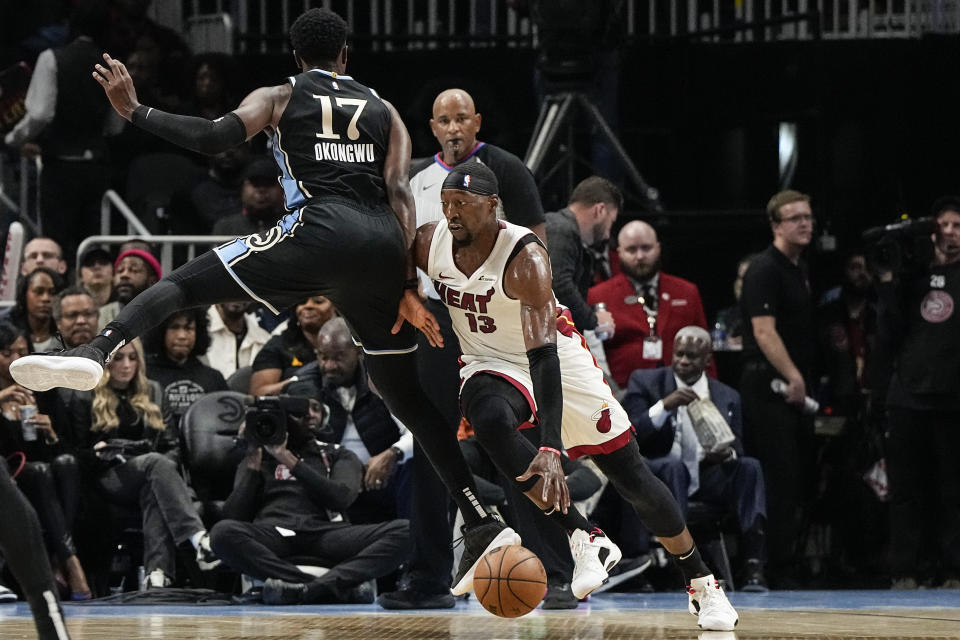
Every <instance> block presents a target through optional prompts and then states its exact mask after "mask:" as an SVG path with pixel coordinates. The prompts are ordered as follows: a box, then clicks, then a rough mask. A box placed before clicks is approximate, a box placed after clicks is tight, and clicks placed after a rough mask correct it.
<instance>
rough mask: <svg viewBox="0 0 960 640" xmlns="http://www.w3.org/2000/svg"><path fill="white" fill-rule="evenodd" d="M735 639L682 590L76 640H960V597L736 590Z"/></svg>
mask: <svg viewBox="0 0 960 640" xmlns="http://www.w3.org/2000/svg"><path fill="white" fill-rule="evenodd" d="M731 600H732V601H733V602H734V604H735V605H736V606H737V608H738V610H739V611H740V624H739V625H738V627H737V630H736V632H735V633H722V632H703V631H700V630H699V629H698V628H697V626H696V620H695V618H694V617H693V616H691V615H690V614H688V613H686V612H685V611H684V610H683V605H684V604H685V598H684V597H683V596H682V594H681V595H679V596H677V595H673V594H654V595H640V594H603V595H601V596H598V597H596V598H593V600H592V601H591V602H590V603H583V604H581V605H580V607H579V608H578V609H576V610H573V611H539V610H538V611H535V612H533V613H531V614H530V615H528V616H525V617H523V618H519V619H517V620H503V619H500V618H496V617H494V616H492V615H490V614H488V613H486V612H485V611H483V610H482V609H481V608H480V606H479V605H477V604H476V602H469V603H459V604H458V605H457V608H456V609H452V610H447V611H441V612H436V611H430V612H427V611H416V612H405V613H394V612H386V611H384V610H383V609H380V608H379V607H377V606H376V605H369V606H353V607H256V606H246V607H204V606H197V607H184V606H105V607H97V606H69V607H67V615H68V627H69V629H70V632H71V635H72V637H73V639H74V640H103V639H107V640H121V639H123V640H126V639H141V638H142V639H162V640H184V639H187V638H189V639H194V638H197V639H201V638H202V639H203V640H207V639H209V640H235V639H248V638H249V639H253V638H263V639H266V640H272V639H280V638H284V639H287V638H289V639H297V640H421V639H423V640H636V639H643V640H660V639H663V640H687V639H691V640H692V639H699V640H736V639H737V638H739V639H741V640H747V639H750V640H759V639H766V638H770V639H773V638H777V639H779V638H784V639H790V640H792V639H797V640H814V639H817V640H819V639H823V640H833V639H837V640H847V639H849V640H861V639H873V638H876V639H892V638H960V591H939V592H937V591H930V592H911V593H908V594H904V592H889V591H876V592H778V593H771V594H768V595H766V596H748V595H746V594H732V597H731ZM34 637H35V634H34V631H33V627H32V623H31V622H30V620H29V618H28V617H27V608H26V606H25V605H23V604H18V605H3V606H0V639H2V640H8V639H10V640H12V639H19V638H34Z"/></svg>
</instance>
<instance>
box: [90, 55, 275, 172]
mask: <svg viewBox="0 0 960 640" xmlns="http://www.w3.org/2000/svg"><path fill="white" fill-rule="evenodd" d="M103 60H104V64H97V65H96V66H95V70H94V72H93V77H94V79H95V80H96V81H97V82H99V83H100V86H102V87H103V90H104V91H105V92H106V94H107V98H108V99H109V100H110V104H111V105H113V108H114V110H116V112H117V113H118V114H120V115H121V116H122V117H123V118H125V119H127V120H129V121H130V122H132V123H133V124H134V125H136V126H137V127H139V128H141V129H143V130H144V131H148V132H150V133H153V134H155V135H157V136H159V137H161V138H163V139H164V140H167V141H169V142H172V143H173V144H176V145H178V146H181V147H184V148H185V149H190V150H191V151H196V152H198V153H205V154H208V155H214V154H217V153H221V152H223V151H226V150H227V149H230V148H232V147H235V146H237V145H238V144H241V143H242V142H243V141H244V140H246V139H248V138H249V137H251V136H253V135H254V134H256V133H258V132H260V131H261V130H262V129H264V128H266V127H267V126H269V125H271V124H275V123H276V121H277V120H279V114H280V113H282V112H283V108H284V107H285V106H286V101H287V100H289V96H290V86H289V85H282V86H279V87H265V88H261V89H257V90H256V91H254V92H252V93H251V94H250V95H249V96H247V97H246V98H245V99H244V101H243V102H242V103H241V104H240V106H239V107H238V108H237V109H236V110H235V111H231V112H230V113H228V114H226V115H224V116H222V117H220V118H217V119H216V120H207V119H206V118H197V117H194V116H183V115H177V114H174V113H167V112H165V111H161V110H159V109H154V108H152V107H148V106H146V105H142V104H140V101H139V100H138V99H137V91H136V88H135V87H134V85H133V79H132V78H131V77H130V74H129V73H128V72H127V68H126V66H124V64H123V63H122V62H120V61H119V60H116V59H114V58H111V57H110V55H109V54H106V53H105V54H103Z"/></svg>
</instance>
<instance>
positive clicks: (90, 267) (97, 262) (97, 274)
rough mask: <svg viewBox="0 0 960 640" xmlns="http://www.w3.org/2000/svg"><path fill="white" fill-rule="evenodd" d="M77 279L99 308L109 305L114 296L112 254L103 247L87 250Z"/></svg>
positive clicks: (81, 261)
mask: <svg viewBox="0 0 960 640" xmlns="http://www.w3.org/2000/svg"><path fill="white" fill-rule="evenodd" d="M77 279H78V281H79V284H80V286H81V287H83V289H84V290H85V291H86V292H87V293H89V294H90V296H91V297H92V298H93V301H94V303H95V304H96V305H97V307H102V306H103V305H105V304H107V303H108V302H109V301H110V296H111V295H113V258H112V257H111V256H110V252H109V251H107V250H106V249H104V248H103V247H93V248H91V249H87V251H86V253H84V254H83V256H82V257H81V258H80V273H79V274H78V278H77Z"/></svg>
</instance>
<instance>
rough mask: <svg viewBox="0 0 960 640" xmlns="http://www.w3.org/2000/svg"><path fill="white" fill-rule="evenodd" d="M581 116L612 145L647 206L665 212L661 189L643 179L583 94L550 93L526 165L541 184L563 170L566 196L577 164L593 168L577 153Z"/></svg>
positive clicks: (572, 184)
mask: <svg viewBox="0 0 960 640" xmlns="http://www.w3.org/2000/svg"><path fill="white" fill-rule="evenodd" d="M578 113H580V114H582V115H583V116H585V117H586V119H587V120H588V122H589V124H590V125H592V128H593V129H595V130H596V131H599V133H600V135H601V136H602V137H603V140H604V141H606V143H607V144H609V145H610V148H611V149H612V150H613V152H614V156H615V158H616V160H617V161H618V162H619V164H620V165H621V166H622V167H623V168H624V170H625V173H626V179H627V181H628V183H629V185H630V186H632V187H633V190H634V191H635V195H636V196H637V198H638V199H639V200H640V202H642V203H643V205H644V207H645V208H646V209H648V210H649V211H651V212H653V213H659V212H661V211H663V207H662V205H661V204H660V194H659V192H658V191H657V189H656V188H654V187H652V186H650V185H649V184H647V182H646V181H645V180H644V179H643V176H641V175H640V171H638V170H637V167H636V165H635V164H633V161H632V160H631V159H630V156H629V155H627V151H626V149H624V148H623V145H622V144H621V143H620V140H619V139H618V138H617V135H616V134H615V133H614V132H613V129H611V128H610V125H609V124H607V121H606V120H605V119H604V117H603V114H601V113H600V110H599V109H597V107H596V105H594V104H593V103H592V102H590V99H589V98H587V96H586V95H585V94H584V93H583V92H581V91H563V92H559V93H551V94H548V95H547V97H546V98H545V99H544V101H543V104H542V105H541V106H540V114H539V115H538V116H537V124H536V126H535V127H534V131H533V136H532V137H531V138H530V144H529V146H528V147H527V152H526V154H525V156H524V164H526V165H527V168H528V169H530V172H531V173H533V175H534V177H535V178H536V179H537V182H538V184H539V183H542V182H544V181H546V180H548V179H550V178H551V177H553V176H554V175H555V174H557V173H558V172H559V171H561V170H563V171H564V173H563V174H562V175H563V177H564V179H565V184H566V187H567V188H566V191H565V195H566V194H569V193H570V192H571V191H573V187H574V185H575V184H576V181H575V175H574V168H575V163H576V161H577V160H579V161H580V162H582V163H583V164H586V165H588V166H589V163H588V162H586V161H585V160H584V159H583V158H579V157H578V156H577V153H576V144H575V141H574V125H575V124H576V119H577V114H578ZM554 146H559V147H560V150H559V153H558V154H557V157H556V160H555V161H554V162H553V164H552V165H550V166H547V163H546V157H547V153H548V152H549V151H550V150H551V149H553V148H554Z"/></svg>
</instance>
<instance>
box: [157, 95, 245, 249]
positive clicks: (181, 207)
mask: <svg viewBox="0 0 960 640" xmlns="http://www.w3.org/2000/svg"><path fill="white" fill-rule="evenodd" d="M227 111H230V109H224V111H223V113H226V112H227ZM250 156H251V151H250V144H249V143H247V142H244V143H243V144H240V145H237V146H236V147H233V148H232V149H228V150H226V151H224V152H223V153H218V154H216V155H213V156H210V157H209V158H208V159H207V175H206V176H205V177H204V178H203V179H201V180H200V182H198V183H197V184H196V185H195V186H194V187H193V189H191V190H190V192H189V193H188V194H184V196H185V197H183V198H180V199H177V198H176V197H175V199H174V202H173V204H172V205H171V206H172V208H173V210H174V217H176V218H181V219H183V218H188V217H192V218H194V220H193V225H195V226H196V227H197V228H198V230H200V231H199V232H200V233H210V232H211V231H212V230H213V225H215V224H216V223H217V221H218V220H221V219H223V218H226V217H228V216H231V215H233V214H234V213H236V212H238V211H241V210H242V209H243V203H242V202H241V200H240V187H241V184H242V183H243V172H244V170H245V169H246V168H247V165H248V164H249V163H250Z"/></svg>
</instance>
